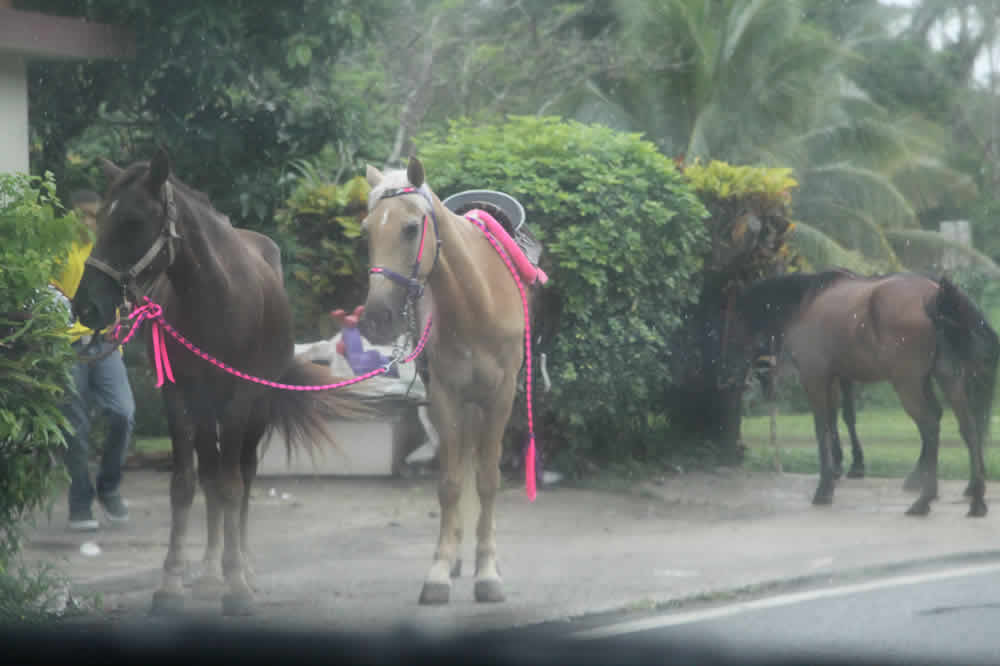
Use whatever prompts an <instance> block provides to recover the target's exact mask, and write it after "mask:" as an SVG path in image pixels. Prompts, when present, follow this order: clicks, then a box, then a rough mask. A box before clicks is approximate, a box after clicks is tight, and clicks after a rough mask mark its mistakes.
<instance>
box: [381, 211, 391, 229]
mask: <svg viewBox="0 0 1000 666" xmlns="http://www.w3.org/2000/svg"><path fill="white" fill-rule="evenodd" d="M388 221H389V211H387V210H385V211H382V221H381V222H379V226H381V227H384V226H385V224H386V222H388Z"/></svg>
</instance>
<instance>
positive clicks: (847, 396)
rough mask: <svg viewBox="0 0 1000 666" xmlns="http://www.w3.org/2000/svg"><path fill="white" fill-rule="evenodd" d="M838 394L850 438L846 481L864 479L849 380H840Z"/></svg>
mask: <svg viewBox="0 0 1000 666" xmlns="http://www.w3.org/2000/svg"><path fill="white" fill-rule="evenodd" d="M840 393H841V395H842V396H843V402H844V423H845V424H846V425H847V432H848V434H849V435H850V437H851V468H850V469H849V470H847V478H848V479H863V478H865V454H864V451H862V450H861V440H860V439H859V438H858V428H857V420H858V419H857V413H856V412H855V411H854V383H853V382H852V381H851V380H849V379H841V380H840Z"/></svg>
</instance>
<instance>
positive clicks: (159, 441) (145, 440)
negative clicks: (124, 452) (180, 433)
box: [135, 437, 170, 455]
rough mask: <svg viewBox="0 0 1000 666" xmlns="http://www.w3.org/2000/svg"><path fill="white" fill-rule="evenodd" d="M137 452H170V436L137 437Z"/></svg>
mask: <svg viewBox="0 0 1000 666" xmlns="http://www.w3.org/2000/svg"><path fill="white" fill-rule="evenodd" d="M135 452H136V453H142V454H146V455H149V454H154V453H169V452H170V438H169V437H136V438H135Z"/></svg>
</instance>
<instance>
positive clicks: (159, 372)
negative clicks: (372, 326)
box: [113, 297, 432, 391]
mask: <svg viewBox="0 0 1000 666" xmlns="http://www.w3.org/2000/svg"><path fill="white" fill-rule="evenodd" d="M129 319H134V320H135V321H134V323H133V324H132V328H131V329H130V330H129V332H128V335H126V336H125V339H124V340H122V341H121V344H125V343H127V342H128V341H129V340H131V339H132V336H134V335H135V333H136V331H138V329H139V326H141V325H142V322H143V321H145V320H147V319H148V320H150V321H151V322H152V323H153V351H154V354H153V356H154V360H155V364H156V377H157V382H158V383H157V384H156V386H157V388H159V387H160V386H162V385H163V375H164V373H165V374H166V376H167V378H168V379H169V380H170V381H171V382H173V381H174V377H173V372H172V371H171V368H170V360H169V359H168V358H167V347H166V344H165V340H164V338H163V336H162V333H161V331H160V329H161V328H162V329H163V330H164V331H166V332H167V333H169V334H170V335H171V337H173V338H174V340H176V341H177V342H179V343H180V344H182V345H183V346H185V347H186V348H187V349H188V351H190V352H191V353H192V354H194V355H195V356H198V357H200V358H202V359H204V360H206V361H208V362H209V363H211V364H212V365H214V366H215V367H217V368H220V369H222V370H225V371H226V372H228V373H229V374H231V375H234V376H236V377H239V378H240V379H245V380H246V381H248V382H254V383H256V384H263V385H264V386H270V387H271V388H276V389H282V390H285V391H330V390H333V389H338V388H344V387H345V386H350V385H352V384H358V383H360V382H363V381H365V380H367V379H371V378H372V377H377V376H378V375H382V374H385V373H386V372H388V371H389V368H388V367H387V366H386V367H381V368H376V369H375V370H372V371H371V372H366V373H365V374H363V375H358V376H357V377H354V378H352V379H347V380H344V381H340V382H335V383H333V384H319V385H315V386H312V385H310V386H304V385H298V384H282V383H281V382H275V381H271V380H270V379H263V378H261V377H254V376H253V375H248V374H247V373H245V372H242V371H240V370H237V369H236V368H234V367H232V366H231V365H228V364H226V363H223V362H222V361H220V360H219V359H217V358H215V357H214V356H212V355H211V354H208V353H207V352H205V351H203V350H202V349H200V348H199V347H198V346H197V345H195V344H194V343H193V342H191V341H190V340H188V339H187V338H185V337H184V336H183V335H182V334H181V333H180V332H179V331H178V330H177V329H175V328H174V327H173V326H171V325H170V324H169V323H168V322H167V320H166V319H164V318H163V308H162V307H160V305H159V304H158V303H154V302H153V301H151V300H150V299H149V298H148V297H147V298H146V303H145V305H143V306H141V307H139V308H136V310H135V311H134V312H132V314H130V315H129ZM431 324H432V319H431V317H428V318H427V326H426V328H424V332H423V334H422V335H421V336H420V340H419V341H418V342H417V346H416V348H414V350H413V352H411V353H410V355H409V356H407V357H406V358H404V359H403V360H402V361H400V363H409V362H411V361H413V359H415V358H417V357H418V356H420V354H421V352H423V350H424V347H425V346H426V344H427V340H428V338H430V332H431ZM121 328H122V326H121V324H118V325H117V326H116V327H115V330H114V333H113V335H114V337H115V338H116V339H117V337H118V335H119V334H120V332H121Z"/></svg>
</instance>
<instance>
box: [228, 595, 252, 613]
mask: <svg viewBox="0 0 1000 666" xmlns="http://www.w3.org/2000/svg"><path fill="white" fill-rule="evenodd" d="M222 614H223V615H228V616H234V615H242V616H246V615H253V595H252V594H250V592H249V591H244V592H226V593H225V594H223V595H222Z"/></svg>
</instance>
